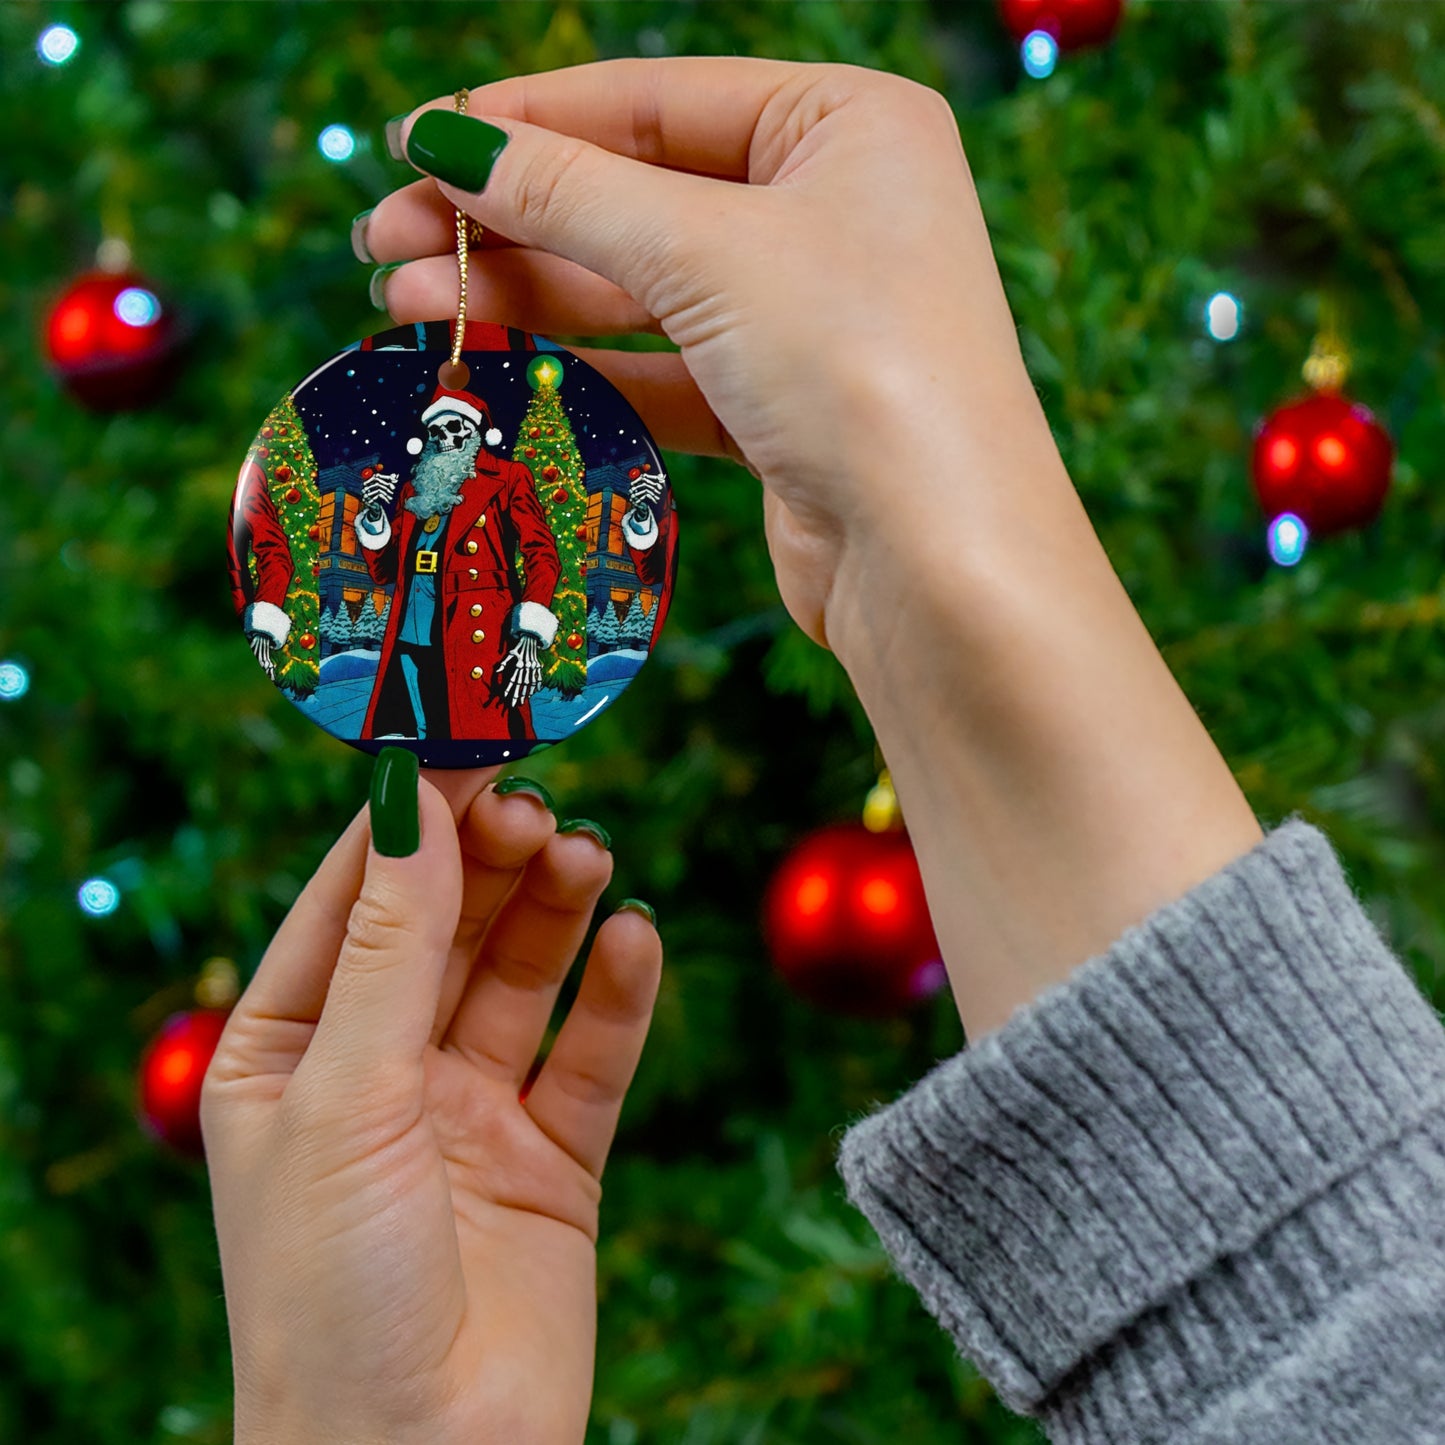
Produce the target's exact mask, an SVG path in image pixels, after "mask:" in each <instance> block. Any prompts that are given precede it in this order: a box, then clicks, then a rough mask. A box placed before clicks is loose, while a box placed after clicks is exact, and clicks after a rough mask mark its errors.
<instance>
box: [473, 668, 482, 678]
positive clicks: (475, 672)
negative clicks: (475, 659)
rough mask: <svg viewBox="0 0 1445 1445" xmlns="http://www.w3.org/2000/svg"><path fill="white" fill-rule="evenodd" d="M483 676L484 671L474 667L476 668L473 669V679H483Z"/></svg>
mask: <svg viewBox="0 0 1445 1445" xmlns="http://www.w3.org/2000/svg"><path fill="white" fill-rule="evenodd" d="M481 675H482V670H481V668H480V667H474V668H473V669H472V676H473V677H481Z"/></svg>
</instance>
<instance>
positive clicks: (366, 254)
mask: <svg viewBox="0 0 1445 1445" xmlns="http://www.w3.org/2000/svg"><path fill="white" fill-rule="evenodd" d="M375 209H376V208H375V207H374V206H373V207H371V208H370V209H368V210H365V211H363V212H362V213H361V214H360V215H359V216H356V217H355V218H353V220H352V222H351V252H352V254H353V255H354V256H355V257H356V259H357V260H358V261H365V262H366V264H367V265H368V266H375V265H376V257H375V256H373V255H372V254H371V248H370V247H369V246H368V245H367V244H366V223H367V222H368V221H369V220H370V219H371V212H372V211H373V210H375Z"/></svg>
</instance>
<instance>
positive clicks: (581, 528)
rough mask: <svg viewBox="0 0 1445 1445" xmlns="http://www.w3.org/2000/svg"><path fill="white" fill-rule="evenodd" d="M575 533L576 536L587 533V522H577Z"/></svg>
mask: <svg viewBox="0 0 1445 1445" xmlns="http://www.w3.org/2000/svg"><path fill="white" fill-rule="evenodd" d="M576 535H577V536H578V537H585V536H586V535H587V524H586V523H585V522H579V523H578V524H577V533H576Z"/></svg>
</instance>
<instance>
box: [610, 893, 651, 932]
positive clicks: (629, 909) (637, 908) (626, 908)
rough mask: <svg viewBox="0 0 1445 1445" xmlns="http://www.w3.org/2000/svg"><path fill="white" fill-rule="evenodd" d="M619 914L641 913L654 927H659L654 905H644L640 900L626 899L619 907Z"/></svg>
mask: <svg viewBox="0 0 1445 1445" xmlns="http://www.w3.org/2000/svg"><path fill="white" fill-rule="evenodd" d="M617 911H618V912H619V913H640V914H641V915H642V916H643V917H644V918H645V919H646V920H647V921H648V922H649V923H650V924H652V926H653V927H654V928H655V927H656V926H657V914H656V913H655V912H654V911H653V907H652V904H650V903H644V902H643V901H642V899H640V898H624V899H623V900H622V902H621V903H619V904H618V905H617Z"/></svg>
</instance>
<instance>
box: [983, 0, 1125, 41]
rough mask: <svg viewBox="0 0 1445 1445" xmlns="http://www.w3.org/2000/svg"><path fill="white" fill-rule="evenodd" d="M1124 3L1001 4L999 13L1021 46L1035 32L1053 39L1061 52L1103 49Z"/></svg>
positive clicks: (1010, 0) (1006, 0) (1018, 0)
mask: <svg viewBox="0 0 1445 1445" xmlns="http://www.w3.org/2000/svg"><path fill="white" fill-rule="evenodd" d="M1123 10H1124V0H999V4H998V13H999V18H1000V19H1001V20H1002V21H1003V23H1004V25H1005V27H1006V28H1007V29H1008V32H1009V34H1010V35H1012V36H1013V38H1014V39H1015V40H1017V41H1018V42H1019V43H1020V44H1022V43H1023V42H1024V41H1025V40H1027V39H1028V37H1029V36H1030V35H1032V34H1033V33H1034V31H1035V30H1042V31H1044V32H1045V33H1047V34H1049V35H1052V36H1053V37H1054V39H1055V40H1056V41H1057V42H1058V46H1059V49H1060V50H1079V49H1082V48H1083V47H1084V46H1087V45H1102V44H1103V43H1104V41H1106V40H1107V39H1109V37H1110V36H1111V35H1113V33H1114V31H1115V30H1116V29H1117V28H1118V25H1119V16H1120V15H1121V14H1122V13H1123Z"/></svg>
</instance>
